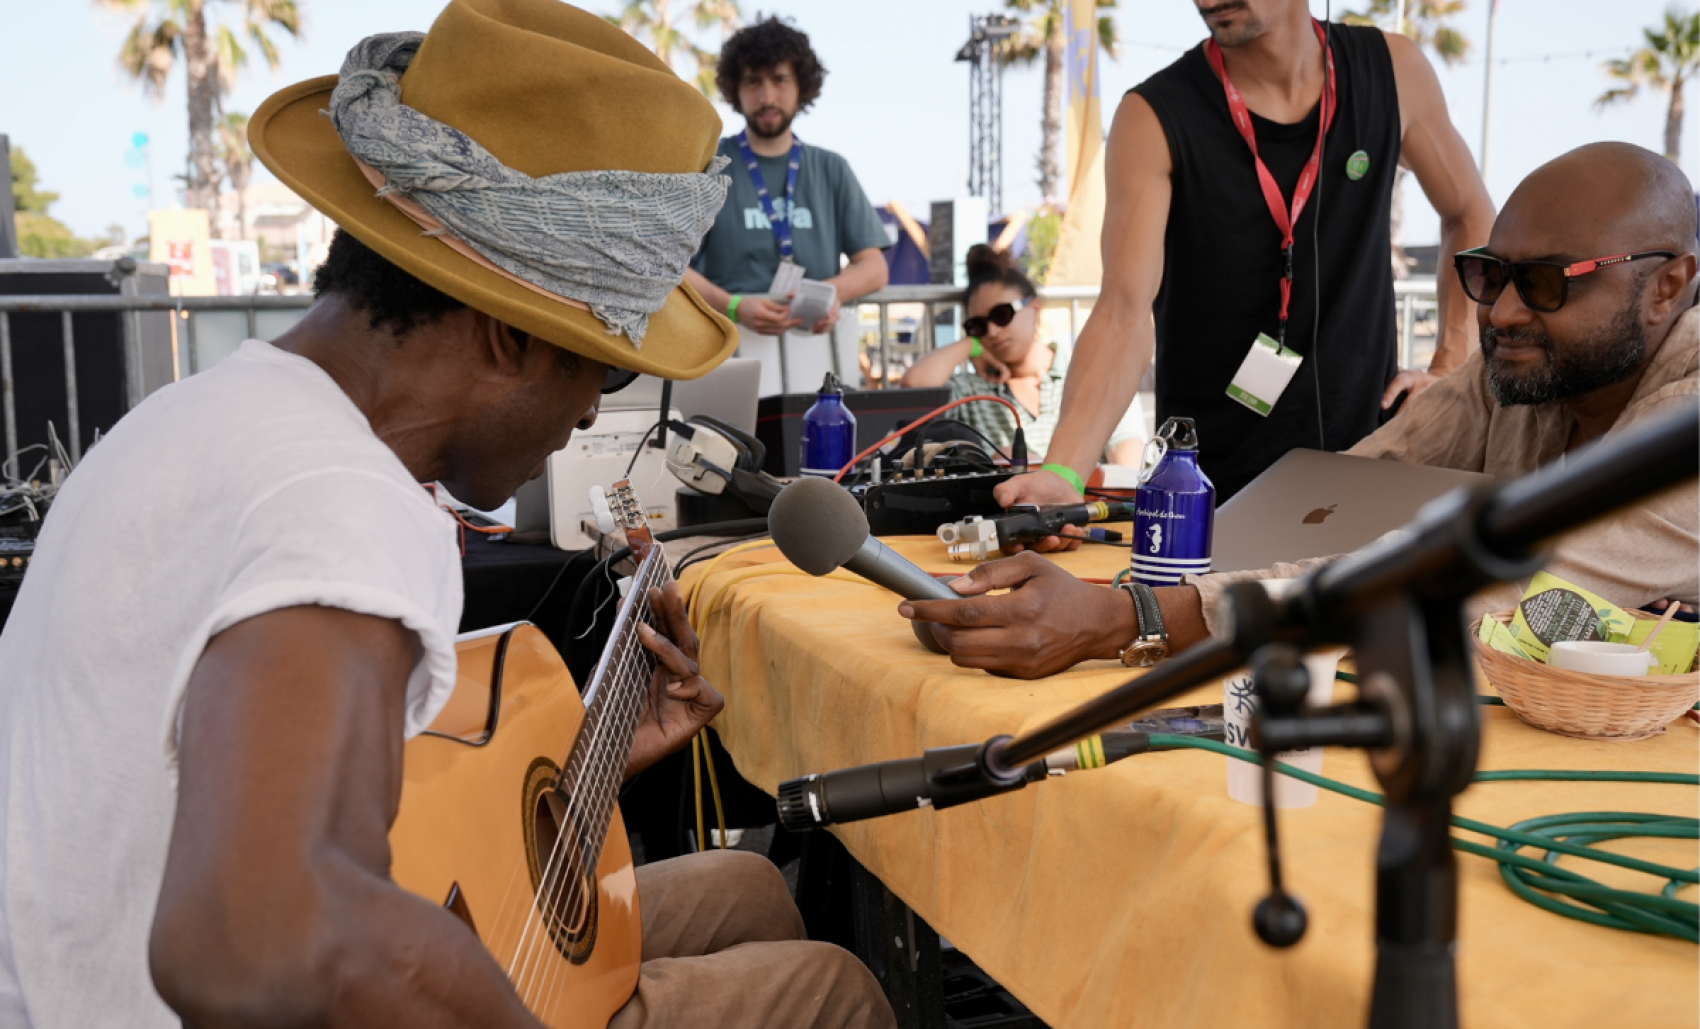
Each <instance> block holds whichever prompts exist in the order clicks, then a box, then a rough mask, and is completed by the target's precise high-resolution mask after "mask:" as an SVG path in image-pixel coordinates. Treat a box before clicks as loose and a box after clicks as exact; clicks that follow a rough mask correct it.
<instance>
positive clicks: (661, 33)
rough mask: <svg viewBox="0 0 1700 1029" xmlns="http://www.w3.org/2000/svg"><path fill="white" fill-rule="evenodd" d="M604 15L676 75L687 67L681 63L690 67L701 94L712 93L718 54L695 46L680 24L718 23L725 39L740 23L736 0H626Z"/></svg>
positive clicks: (701, 28) (681, 74) (700, 27)
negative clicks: (650, 51)
mask: <svg viewBox="0 0 1700 1029" xmlns="http://www.w3.org/2000/svg"><path fill="white" fill-rule="evenodd" d="M606 17H607V19H608V20H609V21H610V22H612V23H613V24H615V25H618V26H619V27H620V28H622V29H624V30H625V31H626V32H627V33H629V34H630V35H632V36H633V37H635V38H636V39H638V40H641V41H644V42H645V43H646V44H647V45H648V46H649V48H650V49H651V50H654V51H655V56H657V57H659V58H661V60H662V61H663V62H665V63H666V65H667V67H669V68H671V69H673V72H674V74H676V75H678V76H679V77H680V78H685V72H686V70H688V68H687V67H683V66H690V67H694V68H695V74H694V75H693V76H692V79H693V80H694V81H695V82H696V87H697V89H699V90H701V91H702V93H703V95H704V96H713V95H714V65H715V62H716V61H718V60H719V59H720V55H719V54H718V53H715V52H714V51H712V50H709V49H706V48H705V47H701V46H698V45H697V42H696V40H694V39H692V38H691V37H690V36H689V35H686V33H685V31H684V29H683V28H681V26H682V25H684V24H685V23H687V22H688V23H690V24H692V25H695V26H696V28H697V29H698V30H699V31H706V30H708V29H712V28H716V27H718V28H719V29H720V38H721V39H722V40H725V38H726V37H727V36H730V35H731V34H732V33H734V32H736V31H738V29H739V28H741V27H742V25H743V13H742V12H741V11H739V10H738V0H679V2H678V3H677V4H675V2H674V0H626V5H625V6H624V7H622V8H621V9H620V13H619V14H610V15H606Z"/></svg>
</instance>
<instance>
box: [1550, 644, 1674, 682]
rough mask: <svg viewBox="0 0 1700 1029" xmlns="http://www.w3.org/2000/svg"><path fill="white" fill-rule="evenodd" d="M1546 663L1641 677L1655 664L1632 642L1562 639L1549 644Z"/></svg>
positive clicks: (1593, 673)
mask: <svg viewBox="0 0 1700 1029" xmlns="http://www.w3.org/2000/svg"><path fill="white" fill-rule="evenodd" d="M1548 663H1550V664H1551V665H1552V666H1553V667H1554V668H1567V669H1569V670H1570V671H1572V672H1587V673H1590V674H1592V675H1622V676H1638V675H1640V676H1644V675H1646V674H1647V670H1648V669H1649V668H1652V667H1654V666H1655V665H1657V664H1658V663H1659V659H1658V657H1657V656H1655V655H1654V654H1653V653H1652V652H1651V651H1644V650H1642V649H1641V648H1640V647H1637V646H1635V645H1634V644H1632V643H1602V642H1600V641H1598V640H1562V641H1560V642H1558V643H1554V644H1553V645H1552V653H1551V654H1550V655H1549V656H1548Z"/></svg>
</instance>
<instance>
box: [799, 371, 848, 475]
mask: <svg viewBox="0 0 1700 1029" xmlns="http://www.w3.org/2000/svg"><path fill="white" fill-rule="evenodd" d="M855 456H856V416H855V415H854V414H853V413H851V411H850V409H849V408H848V407H845V406H844V386H843V385H842V384H841V383H840V382H839V381H838V376H836V375H834V374H832V373H831V372H827V373H826V379H825V381H823V382H822V383H821V384H820V392H819V393H817V394H815V402H814V404H813V405H812V406H810V408H809V409H808V410H807V411H805V412H804V413H803V439H802V459H801V460H800V461H798V462H797V465H798V470H799V471H801V472H802V473H803V474H804V475H824V476H826V477H827V478H829V479H830V478H832V477H833V476H834V475H837V474H838V470H839V469H840V468H843V467H844V466H845V465H847V464H849V463H850V459H851V458H852V457H855Z"/></svg>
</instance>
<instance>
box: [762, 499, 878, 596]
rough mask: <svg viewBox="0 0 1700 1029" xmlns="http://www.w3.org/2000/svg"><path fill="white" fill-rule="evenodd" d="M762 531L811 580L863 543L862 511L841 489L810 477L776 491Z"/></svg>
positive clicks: (865, 520) (865, 521) (864, 522)
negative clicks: (776, 494) (810, 577)
mask: <svg viewBox="0 0 1700 1029" xmlns="http://www.w3.org/2000/svg"><path fill="white" fill-rule="evenodd" d="M767 527H768V530H769V531H770V532H772V534H773V542H774V543H775V544H776V545H777V546H778V547H779V552H780V553H782V554H784V555H785V558H786V560H788V561H790V562H791V563H792V564H794V565H796V566H797V567H798V568H801V569H802V570H803V571H805V572H808V573H809V574H810V575H825V574H826V573H828V572H830V571H832V570H833V569H835V568H838V567H839V566H840V565H842V564H844V562H846V561H848V560H850V558H851V557H852V556H853V555H854V554H855V553H856V551H857V550H858V549H859V548H860V547H861V546H862V544H863V542H865V541H866V540H867V538H868V516H867V515H865V514H863V513H862V505H861V504H858V503H856V498H855V497H853V496H851V495H850V491H849V490H847V489H845V488H844V487H843V486H840V485H839V484H838V483H836V482H833V481H832V480H830V479H823V478H817V477H815V476H806V477H804V478H801V479H798V480H797V481H796V482H793V483H791V484H790V485H789V486H786V487H785V488H784V489H782V490H780V491H779V496H777V497H775V498H774V499H773V507H772V508H771V509H770V510H769V511H768V512H767Z"/></svg>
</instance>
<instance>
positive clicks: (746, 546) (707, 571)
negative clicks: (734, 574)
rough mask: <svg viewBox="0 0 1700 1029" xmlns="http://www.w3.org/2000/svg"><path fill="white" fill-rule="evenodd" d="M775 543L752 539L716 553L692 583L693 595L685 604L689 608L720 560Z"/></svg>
mask: <svg viewBox="0 0 1700 1029" xmlns="http://www.w3.org/2000/svg"><path fill="white" fill-rule="evenodd" d="M773 545H774V542H773V541H772V540H750V541H749V542H747V543H739V544H738V545H736V546H732V547H727V548H726V549H725V550H722V551H721V552H720V553H718V554H716V555H714V557H713V558H712V559H710V560H709V562H708V565H707V567H705V568H704V569H703V570H702V574H700V575H698V576H697V577H696V581H695V582H693V583H691V595H690V596H689V597H686V598H685V601H686V604H685V606H686V607H687V608H688V607H689V606H690V604H691V602H692V601H695V600H696V596H697V593H698V592H700V591H701V590H702V584H703V583H705V582H707V581H708V577H709V576H711V575H713V574H714V570H715V569H716V568H718V567H720V562H722V561H724V560H726V559H727V558H729V557H731V556H732V555H733V554H742V553H744V552H745V551H749V550H755V549H758V548H760V547H771V546H773Z"/></svg>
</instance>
